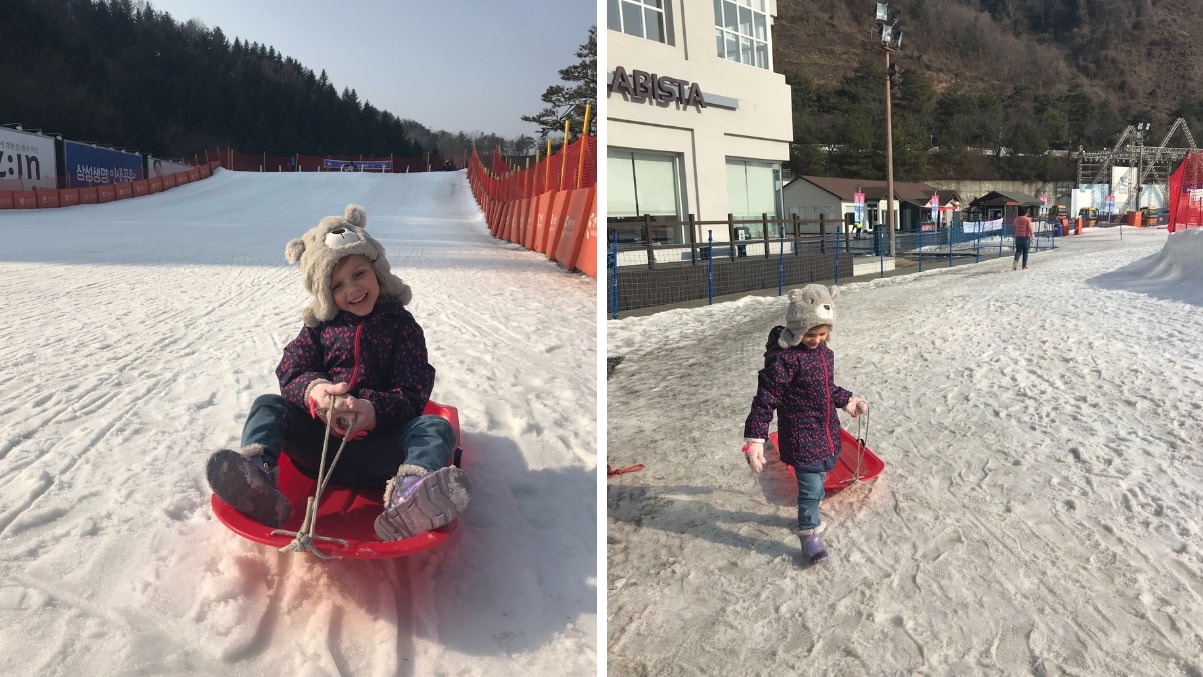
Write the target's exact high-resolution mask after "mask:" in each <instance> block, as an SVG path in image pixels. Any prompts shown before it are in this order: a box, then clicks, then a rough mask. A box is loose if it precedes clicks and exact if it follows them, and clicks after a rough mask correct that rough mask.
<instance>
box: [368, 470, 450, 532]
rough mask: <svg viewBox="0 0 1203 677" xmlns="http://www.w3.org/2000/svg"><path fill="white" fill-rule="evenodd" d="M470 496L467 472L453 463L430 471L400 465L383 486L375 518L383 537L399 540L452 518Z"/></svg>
mask: <svg viewBox="0 0 1203 677" xmlns="http://www.w3.org/2000/svg"><path fill="white" fill-rule="evenodd" d="M471 499H472V483H471V482H470V481H468V473H466V472H464V471H463V470H460V469H459V468H457V467H455V466H449V467H446V468H439V469H438V470H435V471H433V472H430V471H427V470H426V469H425V468H421V467H419V466H416V465H403V466H401V467H400V468H398V469H397V476H396V477H394V478H393V479H391V480H389V482H388V485H387V486H386V487H385V489H384V512H382V513H380V516H379V517H377V518H376V524H375V527H376V535H377V536H378V537H379V538H380V540H382V541H399V540H401V539H403V538H410V537H413V536H417V535H418V534H423V533H426V532H427V531H430V530H431V529H437V528H438V527H441V526H443V525H444V524H447V523H449V522H451V521H452V520H454V519H455V518H456V517H458V516H459V514H460V513H461V512H463V511H464V508H466V507H468V501H469V500H471Z"/></svg>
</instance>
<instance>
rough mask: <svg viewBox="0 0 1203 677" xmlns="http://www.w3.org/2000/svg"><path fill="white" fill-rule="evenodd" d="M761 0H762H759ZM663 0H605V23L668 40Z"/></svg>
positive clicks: (635, 34)
mask: <svg viewBox="0 0 1203 677" xmlns="http://www.w3.org/2000/svg"><path fill="white" fill-rule="evenodd" d="M760 1H761V2H763V0H760ZM664 2H665V0H606V15H607V18H606V25H607V26H608V27H609V28H610V30H612V31H618V32H620V33H626V34H627V35H634V36H635V37H637V38H647V39H648V40H655V41H656V42H668V40H667V38H666V33H665V30H664V26H665V21H664Z"/></svg>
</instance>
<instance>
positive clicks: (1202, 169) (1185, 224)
mask: <svg viewBox="0 0 1203 677" xmlns="http://www.w3.org/2000/svg"><path fill="white" fill-rule="evenodd" d="M1169 183H1170V222H1169V227H1168V229H1169V231H1170V232H1171V233H1172V232H1174V231H1177V230H1185V229H1187V228H1199V227H1200V226H1203V152H1199V153H1191V154H1190V155H1187V156H1186V159H1185V160H1183V161H1182V164H1180V165H1178V168H1177V169H1175V170H1174V173H1173V174H1170V181H1169Z"/></svg>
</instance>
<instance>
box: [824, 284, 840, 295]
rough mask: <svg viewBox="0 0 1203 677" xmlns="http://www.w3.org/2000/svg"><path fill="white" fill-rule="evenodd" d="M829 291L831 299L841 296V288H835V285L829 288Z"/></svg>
mask: <svg viewBox="0 0 1203 677" xmlns="http://www.w3.org/2000/svg"><path fill="white" fill-rule="evenodd" d="M827 291H828V293H830V294H831V298H833V299H834V298H835V297H837V296H839V295H840V288H839V287H837V286H835V285H834V284H833V285H831V286H830V287H828V288H827Z"/></svg>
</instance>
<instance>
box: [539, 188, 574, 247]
mask: <svg viewBox="0 0 1203 677" xmlns="http://www.w3.org/2000/svg"><path fill="white" fill-rule="evenodd" d="M571 195H572V191H570V190H558V191H556V194H555V197H553V198H552V200H551V212H550V213H549V214H548V219H549V220H548V222H547V242H546V243H545V245H544V248H543V249H542V250H540V251H542V252H543V253H544V254H547V258H549V259H554V258H555V253H556V248H558V247H559V246H560V235H562V234H563V232H564V218H565V217H566V216H567V215H568V198H569V196H571Z"/></svg>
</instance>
